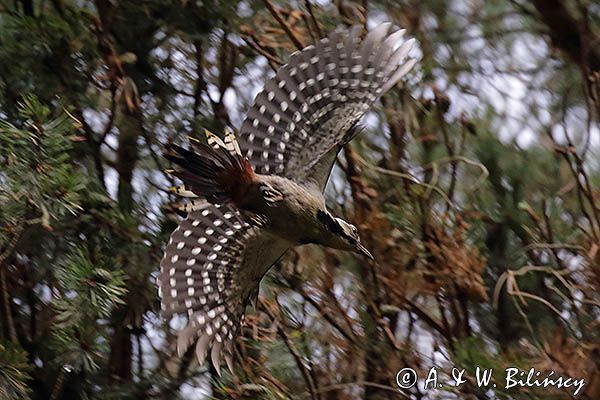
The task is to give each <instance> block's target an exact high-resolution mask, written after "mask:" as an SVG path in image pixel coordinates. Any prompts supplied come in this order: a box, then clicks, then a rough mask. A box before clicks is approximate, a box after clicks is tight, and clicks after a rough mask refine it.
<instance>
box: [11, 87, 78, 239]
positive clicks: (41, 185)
mask: <svg viewBox="0 0 600 400" xmlns="http://www.w3.org/2000/svg"><path fill="white" fill-rule="evenodd" d="M19 112H20V116H21V117H22V118H23V127H22V128H17V127H16V126H15V125H13V124H11V123H9V122H7V121H0V150H1V153H0V157H2V164H3V165H4V168H3V169H2V171H1V172H0V182H2V187H1V188H0V225H3V226H4V227H5V230H6V229H14V228H15V226H16V224H17V223H18V222H19V220H20V219H22V218H26V219H27V221H25V222H24V223H27V224H31V223H35V222H38V221H39V222H40V223H41V224H42V226H44V227H45V228H47V229H50V228H51V226H52V223H53V222H54V221H56V220H57V219H59V218H60V217H62V216H63V215H64V214H66V213H70V214H76V213H77V212H78V211H80V210H81V206H80V203H81V193H82V191H83V190H84V189H85V187H86V184H87V179H86V177H85V176H83V175H81V174H80V173H79V172H78V171H77V169H76V167H75V166H74V165H73V163H72V162H71V161H70V158H71V155H70V152H71V151H72V149H73V141H74V140H75V138H76V137H75V133H76V126H75V121H73V119H72V118H71V117H70V116H69V115H68V114H66V113H61V114H60V115H59V116H57V117H55V118H51V116H50V109H49V108H48V107H46V106H44V105H42V104H41V103H40V102H39V101H38V100H37V98H36V97H35V96H26V97H24V99H23V101H22V102H20V103H19Z"/></svg>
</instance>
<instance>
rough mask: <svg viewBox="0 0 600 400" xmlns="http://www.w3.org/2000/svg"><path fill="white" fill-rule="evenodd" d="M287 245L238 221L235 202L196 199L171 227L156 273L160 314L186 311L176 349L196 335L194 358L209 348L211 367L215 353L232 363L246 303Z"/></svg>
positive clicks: (217, 359) (201, 356)
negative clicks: (191, 206)
mask: <svg viewBox="0 0 600 400" xmlns="http://www.w3.org/2000/svg"><path fill="white" fill-rule="evenodd" d="M287 248H288V244H287V243H285V242H284V241H282V240H281V239H278V238H275V237H273V236H272V235H270V234H269V233H267V232H265V231H264V230H262V229H260V228H258V227H255V226H251V225H249V224H247V223H246V222H244V220H243V218H242V215H241V214H240V212H239V211H238V210H237V209H235V207H233V206H231V205H222V206H220V205H213V204H210V203H208V202H206V201H204V200H197V204H196V205H194V209H193V211H191V212H190V213H189V215H188V216H187V218H186V219H185V220H183V221H182V222H181V223H180V225H179V227H178V228H177V229H176V230H175V231H174V232H173V233H172V235H171V239H170V241H169V244H168V245H167V248H166V250H165V255H164V258H163V260H162V262H161V264H160V275H159V277H158V287H159V295H160V297H161V308H162V312H163V315H164V316H165V317H167V318H170V317H171V316H172V315H174V314H181V313H187V315H188V324H187V326H186V327H185V328H184V329H183V330H182V331H181V332H180V333H179V336H178V340H177V350H178V352H179V354H183V352H185V350H186V349H187V348H188V347H189V346H190V345H192V344H193V343H194V341H195V340H197V342H196V354H197V356H198V360H199V361H200V362H202V361H203V360H204V358H205V357H206V355H207V353H208V350H209V349H212V350H211V360H212V362H213V365H214V366H215V368H216V369H217V371H219V365H220V359H221V353H223V354H224V357H225V360H226V361H227V364H228V366H229V368H230V369H232V362H231V361H232V354H233V343H234V339H235V337H236V335H237V332H238V329H239V327H240V325H241V323H242V321H243V318H244V310H245V308H246V305H247V304H248V301H249V300H250V298H251V296H254V295H256V293H257V291H258V285H259V283H260V280H261V278H262V276H263V275H264V274H265V273H266V271H267V270H268V269H269V268H270V267H271V265H272V264H273V263H274V262H275V261H276V260H277V259H278V258H279V257H281V255H282V254H283V253H284V252H285V251H286V249H287Z"/></svg>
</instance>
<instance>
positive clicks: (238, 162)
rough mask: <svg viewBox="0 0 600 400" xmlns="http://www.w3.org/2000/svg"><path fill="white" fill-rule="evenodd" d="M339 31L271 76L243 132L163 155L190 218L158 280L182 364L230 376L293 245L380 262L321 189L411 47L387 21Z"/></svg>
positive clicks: (174, 238)
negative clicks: (262, 296) (269, 279)
mask: <svg viewBox="0 0 600 400" xmlns="http://www.w3.org/2000/svg"><path fill="white" fill-rule="evenodd" d="M362 31H363V27H362V26H354V27H351V28H347V29H342V30H335V31H333V32H332V33H331V34H329V35H328V36H326V37H325V38H323V39H321V40H319V41H318V42H316V43H315V44H314V45H309V46H307V47H305V48H303V49H302V50H299V51H296V52H295V53H293V54H292V55H291V56H290V57H289V60H288V62H287V64H285V65H283V66H281V67H280V68H279V69H278V70H277V72H276V73H275V76H274V77H273V78H271V79H268V80H267V81H266V83H265V85H264V88H263V90H262V91H261V92H259V93H258V94H257V95H256V97H255V99H254V103H253V105H252V106H251V107H250V108H249V110H248V111H247V113H246V115H245V118H244V120H243V122H242V124H241V127H240V128H239V131H238V133H237V134H236V133H235V132H234V131H233V130H232V129H231V128H229V127H227V128H226V129H225V132H224V135H223V138H221V137H219V136H218V135H216V134H214V133H212V132H209V131H208V130H205V136H206V140H205V141H204V140H199V139H196V138H191V137H190V147H189V148H187V149H186V148H183V147H181V146H178V145H174V144H173V145H170V146H169V147H168V149H167V151H166V153H165V157H166V158H167V159H168V160H169V161H170V162H171V163H172V164H173V165H174V168H173V169H172V170H171V171H170V173H171V174H172V175H174V176H175V177H176V178H177V179H179V180H181V182H182V184H181V185H179V186H176V187H174V188H172V189H173V192H174V193H176V194H178V195H180V196H181V197H183V198H185V199H186V200H187V201H186V202H184V203H183V204H181V206H180V208H181V210H182V211H184V212H185V213H187V217H186V218H185V219H183V220H182V221H181V222H180V224H179V225H178V227H177V228H176V229H175V231H174V232H173V233H172V235H171V237H170V239H169V242H168V244H167V245H166V248H165V252H164V257H163V259H162V261H161V263H160V273H159V275H158V279H157V285H158V289H159V296H160V298H161V312H162V316H163V317H164V318H166V319H169V318H171V317H173V316H174V315H185V314H187V324H186V325H185V327H184V328H183V329H182V330H181V331H180V332H179V333H178V337H177V351H178V354H179V356H182V355H183V354H184V353H185V352H186V351H187V350H188V349H189V348H190V347H191V346H192V345H194V344H195V352H196V356H197V359H198V361H199V363H203V362H204V360H205V359H206V358H207V356H209V355H210V360H211V362H212V364H213V366H214V368H215V370H216V371H217V372H218V373H219V375H220V374H221V372H220V366H221V363H222V359H223V358H224V359H225V362H226V364H227V367H228V368H229V370H230V371H231V372H232V373H233V370H234V369H233V356H234V343H235V339H236V337H237V336H238V335H239V331H240V327H241V326H242V325H243V322H244V318H245V310H246V307H247V306H248V305H249V304H250V303H253V302H255V301H256V299H257V296H258V291H259V286H260V282H261V280H262V278H263V277H264V275H265V274H266V273H267V271H269V269H270V268H271V267H272V266H273V265H274V264H276V262H277V261H278V260H279V259H280V258H281V257H282V255H283V254H284V253H285V252H286V251H287V250H289V249H290V248H293V247H295V246H299V245H303V244H308V243H313V244H318V245H322V246H326V247H331V248H334V249H340V250H345V251H352V252H355V253H358V254H359V255H363V256H366V257H368V258H373V257H372V255H371V253H370V252H369V251H368V250H367V248H366V247H365V246H364V245H363V244H362V242H361V240H360V236H359V233H358V230H357V228H356V227H355V226H354V225H352V224H350V223H349V222H347V221H345V220H344V219H342V218H340V217H338V216H336V215H334V213H332V212H331V211H330V210H329V209H328V208H327V206H326V203H325V198H324V195H323V192H324V190H325V187H326V184H327V181H328V180H329V176H330V174H331V170H332V168H333V165H334V163H335V160H336V158H337V155H338V153H339V152H340V150H341V149H342V147H343V146H344V145H346V144H347V143H348V142H349V141H350V140H351V139H352V138H353V137H354V136H355V135H356V134H357V133H358V132H359V131H360V124H359V122H360V120H361V118H362V117H363V116H364V115H365V114H366V113H367V112H368V111H369V110H370V108H371V107H372V105H373V104H374V103H375V102H376V101H377V100H378V99H379V98H380V97H381V96H382V95H383V94H384V93H386V92H387V91H388V90H390V89H391V88H392V87H394V86H395V85H396V84H397V83H398V82H399V81H400V80H401V78H402V77H404V76H405V74H406V73H408V72H409V71H410V70H411V69H412V68H413V66H414V65H415V64H416V59H415V58H414V57H412V56H411V55H409V53H410V50H411V48H412V47H413V44H414V42H415V40H414V39H408V40H407V39H405V34H406V32H405V30H403V29H395V28H394V27H393V26H392V24H391V23H382V24H380V25H378V26H377V27H376V28H375V29H373V30H371V31H370V32H369V33H367V34H366V36H364V38H363V35H362Z"/></svg>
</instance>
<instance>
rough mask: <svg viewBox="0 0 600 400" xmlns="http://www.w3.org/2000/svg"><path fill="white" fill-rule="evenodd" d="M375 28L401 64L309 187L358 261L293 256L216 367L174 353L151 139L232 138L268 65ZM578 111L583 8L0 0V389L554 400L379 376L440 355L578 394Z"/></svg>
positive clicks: (596, 336) (598, 35)
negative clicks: (396, 48)
mask: <svg viewBox="0 0 600 400" xmlns="http://www.w3.org/2000/svg"><path fill="white" fill-rule="evenodd" d="M384 21H391V22H393V23H394V24H395V25H397V26H399V27H403V28H406V29H407V35H408V36H410V37H414V38H416V39H417V41H418V45H417V48H415V49H414V50H413V56H415V57H417V58H419V59H420V61H419V63H418V64H417V66H416V67H415V69H414V70H413V71H412V72H411V73H410V74H409V75H408V76H407V78H406V79H405V80H404V82H403V83H402V84H400V85H399V86H397V87H396V88H394V89H393V90H392V91H391V92H390V93H388V94H387V95H385V96H384V97H383V99H382V101H381V102H380V103H378V104H377V105H376V107H374V109H373V111H372V112H371V113H370V114H369V115H368V116H367V117H366V118H365V119H364V121H363V122H364V123H365V125H366V129H365V131H364V132H363V133H362V134H361V135H360V136H358V137H357V138H356V139H355V140H354V141H353V142H352V143H351V144H350V145H348V146H347V147H346V148H345V149H344V151H343V152H342V153H341V154H340V157H339V159H338V162H337V163H336V167H335V170H334V173H333V175H332V179H331V180H330V182H329V186H328V188H327V191H326V195H327V199H328V203H329V205H330V207H331V208H332V209H333V211H334V212H335V213H337V214H339V215H342V216H344V218H345V219H347V220H349V221H351V222H353V223H354V224H356V225H357V226H358V227H359V231H360V232H361V236H362V237H363V241H364V242H366V243H365V244H366V246H367V247H368V248H369V249H370V250H371V252H372V253H373V254H374V256H375V261H373V262H367V261H366V260H365V259H363V258H359V257H356V256H355V255H353V254H350V253H344V252H339V251H334V250H330V249H325V248H323V247H317V246H304V247H300V248H296V249H294V250H293V251H290V252H289V253H288V254H287V256H286V257H284V259H283V260H282V261H281V262H279V263H278V264H277V265H276V266H275V267H274V268H273V269H272V270H271V272H270V273H269V274H268V275H267V277H266V280H265V281H264V282H263V284H262V287H261V296H260V301H259V303H258V309H257V310H255V309H251V308H249V309H248V318H247V319H246V324H245V327H244V328H243V329H242V337H241V338H240V339H239V340H238V341H237V344H236V368H235V375H232V374H230V373H229V372H227V371H226V372H225V373H224V374H223V376H222V377H221V378H219V377H218V375H216V374H215V372H214V370H211V369H210V368H209V367H208V365H207V364H204V365H198V363H197V361H196V360H195V357H194V355H193V353H192V352H188V353H187V354H185V355H184V356H183V357H182V358H179V357H177V354H176V349H175V339H176V333H177V330H178V329H180V328H181V327H182V326H183V325H184V323H185V321H183V320H174V321H170V322H168V321H164V320H162V319H161V318H159V316H158V310H159V308H160V307H159V299H158V295H157V290H156V287H155V278H156V275H157V272H158V268H159V262H160V259H161V257H162V251H163V248H164V246H165V244H166V242H167V241H168V237H169V234H170V232H171V231H172V230H173V229H174V228H175V227H176V226H177V223H178V221H179V220H180V218H181V216H180V215H178V214H177V213H176V212H175V210H174V209H173V207H172V205H171V204H172V203H173V202H174V201H175V200H176V199H175V198H174V197H173V196H172V195H171V194H170V192H169V191H168V187H169V186H171V185H172V184H173V183H174V182H172V180H171V178H169V177H168V176H167V175H165V174H164V172H163V170H164V169H165V168H167V167H168V165H167V163H166V162H165V160H164V159H163V158H162V157H161V152H162V151H163V149H164V146H165V144H168V143H173V142H175V143H184V142H185V141H186V139H185V137H186V135H192V136H193V135H196V134H198V133H201V132H202V131H201V130H202V129H203V128H208V129H210V130H212V131H215V132H222V130H223V128H224V127H225V126H226V125H231V126H233V127H239V126H240V124H241V121H242V120H243V116H244V112H245V110H247V108H248V107H249V106H250V104H251V102H252V100H253V97H254V95H255V94H256V93H257V92H258V91H259V90H260V88H261V87H262V85H263V83H264V81H265V80H266V79H268V78H269V77H271V76H273V75H274V71H275V70H276V69H277V68H278V67H279V66H280V65H282V63H285V62H286V60H287V59H288V57H289V55H290V53H292V52H293V51H295V50H297V49H298V48H301V47H304V46H306V45H309V44H311V43H313V42H314V41H316V40H318V39H319V38H321V37H323V36H325V35H327V34H328V33H329V32H330V31H332V30H334V29H336V28H343V27H344V26H350V25H355V24H361V25H363V26H364V27H365V30H367V31H368V30H370V29H372V28H373V27H375V26H377V25H378V24H380V23H381V22H384ZM599 112H600V4H598V2H595V1H590V0H491V1H483V0H456V1H440V0H393V1H392V0H363V1H358V0H357V1H348V0H335V1H333V2H329V1H325V0H298V1H292V2H283V1H282V2H279V1H276V0H255V1H241V2H234V1H217V0H204V1H200V0H170V1H158V0H142V1H118V0H112V1H111V0H96V1H84V0H11V1H8V0H7V1H4V2H2V3H0V119H1V122H0V286H1V287H0V399H20V398H32V399H96V398H97V399H147V398H148V399H152V398H156V399H170V400H171V399H211V398H215V399H285V398H293V399H311V400H333V399H340V400H345V399H404V398H406V399H408V398H412V399H492V398H498V399H524V398H527V399H567V398H572V393H573V390H572V389H570V390H567V391H565V390H564V389H563V390H559V389H553V388H550V387H549V388H535V387H526V388H519V389H516V390H515V389H513V390H505V389H503V386H504V385H503V382H501V381H500V379H501V376H499V375H498V376H497V377H496V376H495V379H498V382H497V383H498V386H497V388H495V389H493V388H490V389H479V388H477V387H476V385H475V384H474V382H473V380H470V381H469V382H467V383H466V384H464V385H462V386H460V387H458V388H452V387H444V388H440V389H437V390H432V389H430V390H427V391H425V390H423V386H422V385H418V386H415V387H412V388H410V389H407V390H402V391H400V390H399V389H398V385H397V384H396V373H397V372H398V371H399V370H400V369H402V368H405V367H411V368H414V369H415V370H417V372H418V373H419V375H420V376H421V377H424V376H426V374H427V373H428V371H429V369H430V368H431V367H438V368H440V370H439V374H440V378H439V379H440V381H441V382H444V381H446V380H447V379H448V375H449V374H450V370H451V368H452V367H453V366H456V367H459V368H466V369H467V371H468V372H467V373H466V376H471V377H472V376H473V374H472V371H473V370H474V369H475V367H476V366H479V367H481V368H493V369H494V370H495V371H502V370H504V369H505V368H507V367H509V366H515V367H520V368H523V369H525V370H528V369H529V368H531V367H535V368H536V369H538V370H541V371H549V370H554V371H555V372H556V374H557V375H568V376H571V377H574V378H585V380H586V381H585V382H586V385H585V387H584V389H583V390H582V392H581V393H580V394H579V398H588V399H598V398H600V372H599V368H600V364H599V360H600V329H599V326H598V324H599V312H600V293H599V291H598V290H599V288H600V263H599V261H600V255H599V246H600V191H599V189H598V188H599V185H600V165H599V161H598V160H599V158H598V155H599V146H600V130H599V129H598V128H599V125H598V115H599ZM469 371H470V372H469Z"/></svg>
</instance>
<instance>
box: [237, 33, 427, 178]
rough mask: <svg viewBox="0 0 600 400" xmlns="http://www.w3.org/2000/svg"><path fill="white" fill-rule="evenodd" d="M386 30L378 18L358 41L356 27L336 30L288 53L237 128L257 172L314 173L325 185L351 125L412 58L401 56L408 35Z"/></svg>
mask: <svg viewBox="0 0 600 400" xmlns="http://www.w3.org/2000/svg"><path fill="white" fill-rule="evenodd" d="M390 28H391V24H382V25H380V26H379V27H377V28H376V29H375V30H373V31H372V32H370V33H369V34H368V35H367V37H366V38H365V39H364V40H363V41H361V40H360V32H361V27H354V28H352V29H351V30H350V31H349V32H334V33H333V34H331V35H330V36H329V37H327V38H324V39H322V40H321V41H319V42H318V43H317V44H316V45H314V46H312V45H311V46H308V47H306V48H305V49H303V50H302V51H298V52H296V53H294V54H292V55H291V57H290V59H289V62H288V64H286V65H284V66H282V67H281V68H280V69H279V70H278V71H277V73H276V75H275V77H274V78H273V79H271V80H269V81H268V82H267V83H266V84H265V88H264V90H263V91H262V92H260V93H259V94H258V95H257V96H256V99H255V101H254V105H253V106H252V107H251V108H250V110H249V111H248V113H247V115H246V118H245V120H244V122H243V123H242V126H241V129H240V135H239V142H240V147H241V148H242V149H243V151H245V152H246V156H247V157H248V159H249V160H250V162H251V163H252V165H253V166H254V168H255V169H256V171H257V172H259V173H264V174H277V175H282V176H285V177H287V178H290V179H293V180H296V181H304V180H305V179H306V178H307V177H319V179H321V180H324V182H317V183H318V185H319V186H320V188H321V189H323V188H324V186H325V184H326V181H327V178H328V176H329V171H330V170H331V167H332V164H333V161H335V155H337V151H338V150H339V148H341V146H343V145H344V144H345V143H347V141H348V140H350V139H351V138H352V133H353V130H352V128H353V127H354V126H355V125H356V124H357V122H358V121H359V120H360V118H361V117H362V116H363V115H364V114H365V113H366V112H367V111H368V110H369V109H370V107H371V106H372V104H373V103H374V102H375V101H376V100H377V99H378V98H379V97H380V96H381V95H382V94H383V93H385V92H386V91H387V90H389V89H390V88H391V87H393V86H394V85H395V84H396V83H397V82H398V80H399V79H400V78H401V77H402V76H404V75H405V74H406V73H407V72H408V71H409V70H410V69H411V68H412V67H413V65H414V64H415V62H416V61H415V60H414V59H410V60H408V61H406V62H404V60H405V58H406V57H407V55H408V52H409V50H410V49H411V47H412V43H413V40H408V41H404V40H403V39H402V38H403V35H404V30H397V31H395V32H392V33H389V31H390ZM332 153H333V156H332ZM326 154H328V155H329V156H328V157H326V158H327V160H326V162H324V163H323V164H324V165H322V166H321V165H319V164H320V163H321V161H322V158H323V157H324V156H325V155H326ZM313 168H324V169H327V171H326V173H324V172H320V171H319V172H317V173H315V172H314V171H312V170H313Z"/></svg>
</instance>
